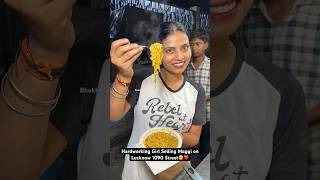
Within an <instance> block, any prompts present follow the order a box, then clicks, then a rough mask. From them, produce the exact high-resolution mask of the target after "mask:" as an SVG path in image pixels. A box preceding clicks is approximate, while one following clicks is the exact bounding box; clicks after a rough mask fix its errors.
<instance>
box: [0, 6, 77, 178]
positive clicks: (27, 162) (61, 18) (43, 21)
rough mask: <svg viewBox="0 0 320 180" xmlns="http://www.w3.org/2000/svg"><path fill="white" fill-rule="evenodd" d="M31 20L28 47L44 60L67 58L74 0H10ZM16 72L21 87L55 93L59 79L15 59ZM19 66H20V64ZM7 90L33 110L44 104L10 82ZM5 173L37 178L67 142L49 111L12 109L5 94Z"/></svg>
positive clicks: (1, 131)
mask: <svg viewBox="0 0 320 180" xmlns="http://www.w3.org/2000/svg"><path fill="white" fill-rule="evenodd" d="M5 2H6V3H7V4H8V5H9V6H11V7H12V8H13V9H15V10H16V11H17V12H18V13H19V14H20V15H21V18H22V19H23V20H24V22H25V23H26V24H27V25H28V26H29V30H30V33H29V50H30V52H31V54H32V56H33V58H34V59H36V60H37V61H38V62H42V63H45V64H53V65H56V64H61V63H66V62H65V61H66V59H67V57H68V53H69V50H70V48H71V47H72V45H73V43H74V39H75V35H74V30H73V25H72V23H71V21H70V17H69V16H70V15H71V12H72V6H73V4H74V2H75V1H74V0H52V1H47V0H29V1H24V0H5ZM12 67H13V70H14V71H17V74H10V73H8V76H11V79H12V80H13V81H14V82H15V83H16V85H17V87H19V89H20V90H21V91H22V92H23V93H25V94H27V95H28V96H29V97H31V98H32V99H35V100H38V101H43V100H49V99H52V98H54V96H55V93H56V89H57V84H58V81H59V80H58V79H55V80H54V81H44V80H39V79H37V78H35V77H33V76H32V75H30V74H29V73H28V72H26V71H25V70H24V69H22V68H21V67H20V65H13V66H12ZM16 67H17V68H16ZM4 93H5V96H6V98H7V99H8V101H10V103H11V104H12V105H14V106H15V107H17V108H19V109H22V110H23V111H24V112H28V113H31V114H34V113H40V112H43V111H45V110H47V109H48V108H40V107H38V106H34V105H31V104H30V103H27V102H25V101H24V100H22V99H21V98H19V97H17V96H16V95H15V93H14V92H13V90H12V88H10V87H9V85H8V82H7V83H6V84H5V87H4ZM0 114H1V118H0V142H1V144H2V146H1V148H0V169H1V170H0V178H1V179H37V178H38V177H39V176H40V175H41V174H42V173H43V172H44V171H45V170H46V169H47V168H48V167H49V166H50V164H51V163H52V162H53V161H54V160H55V159H56V157H57V156H58V155H59V154H60V153H61V151H62V150H63V149H64V148H65V146H66V144H67V142H66V140H65V138H64V137H63V136H62V134H61V133H60V132H59V131H58V130H57V129H56V128H55V126H54V125H53V124H51V122H49V114H46V115H43V116H40V117H29V116H25V115H21V114H19V113H17V112H14V111H13V110H11V108H9V107H8V105H7V104H6V103H5V102H4V101H3V99H2V98H0Z"/></svg>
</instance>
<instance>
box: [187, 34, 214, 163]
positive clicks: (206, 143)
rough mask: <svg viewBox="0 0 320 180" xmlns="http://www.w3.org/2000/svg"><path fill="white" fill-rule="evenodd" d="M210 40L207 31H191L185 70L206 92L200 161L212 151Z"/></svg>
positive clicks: (188, 76)
mask: <svg viewBox="0 0 320 180" xmlns="http://www.w3.org/2000/svg"><path fill="white" fill-rule="evenodd" d="M208 41H209V35H208V34H207V33H206V32H203V31H201V30H196V31H194V32H192V33H191V37H190V46H191V51H192V59H191V61H190V63H189V65H188V66H187V69H186V71H185V75H186V76H187V78H189V79H191V80H193V81H194V82H196V83H198V84H200V85H201V86H202V87H203V88H204V90H205V92H206V124H205V125H204V126H203V127H202V131H201V137H200V147H199V151H200V154H199V161H201V160H202V159H203V158H205V156H206V155H207V154H208V153H209V152H210V59H209V58H208V57H207V56H206V50H207V49H208V46H209V44H208ZM195 163H196V164H197V163H199V162H195ZM196 164H194V166H196Z"/></svg>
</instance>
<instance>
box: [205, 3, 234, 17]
mask: <svg viewBox="0 0 320 180" xmlns="http://www.w3.org/2000/svg"><path fill="white" fill-rule="evenodd" d="M237 7H238V2H237V0H224V1H219V2H216V3H211V7H210V12H211V18H212V19H215V20H222V19H226V18H230V17H232V16H233V15H234V14H235V13H236V10H237Z"/></svg>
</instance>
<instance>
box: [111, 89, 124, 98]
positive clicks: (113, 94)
mask: <svg viewBox="0 0 320 180" xmlns="http://www.w3.org/2000/svg"><path fill="white" fill-rule="evenodd" d="M111 95H112V96H113V97H115V98H117V99H126V96H120V95H118V94H116V93H115V92H114V91H113V90H111Z"/></svg>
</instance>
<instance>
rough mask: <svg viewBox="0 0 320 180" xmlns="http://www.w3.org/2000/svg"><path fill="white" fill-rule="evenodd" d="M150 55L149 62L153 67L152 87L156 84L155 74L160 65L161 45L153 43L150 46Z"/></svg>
mask: <svg viewBox="0 0 320 180" xmlns="http://www.w3.org/2000/svg"><path fill="white" fill-rule="evenodd" d="M150 54H151V57H150V59H151V61H152V66H153V73H154V80H153V83H154V86H156V83H157V74H158V71H159V70H160V64H161V63H162V57H163V51H162V44H160V43H153V44H151V45H150Z"/></svg>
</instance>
